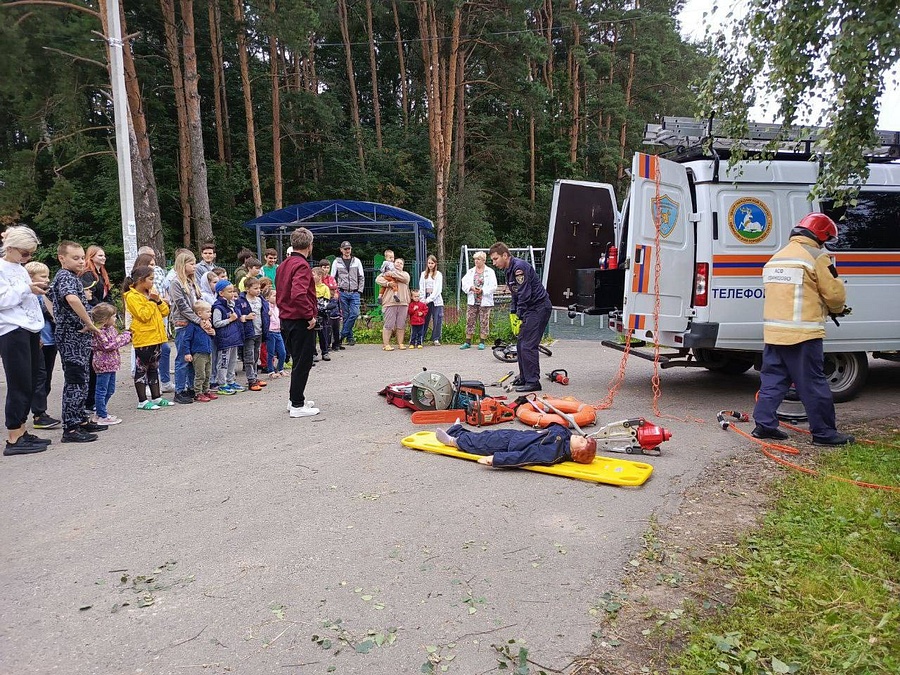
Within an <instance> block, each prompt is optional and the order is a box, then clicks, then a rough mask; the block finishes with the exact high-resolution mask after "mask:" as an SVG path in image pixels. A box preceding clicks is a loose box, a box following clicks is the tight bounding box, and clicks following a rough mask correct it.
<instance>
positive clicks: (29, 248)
mask: <svg viewBox="0 0 900 675" xmlns="http://www.w3.org/2000/svg"><path fill="white" fill-rule="evenodd" d="M39 243H40V241H39V240H38V238H37V235H36V234H35V233H34V231H33V230H32V229H31V228H28V227H24V226H17V227H10V228H9V229H7V230H6V232H4V233H3V245H2V256H0V359H2V361H3V370H4V372H5V373H6V434H7V435H6V447H5V448H4V450H3V454H4V455H25V454H30V453H33V452H43V451H44V450H46V449H47V446H48V445H50V441H49V440H46V439H43V438H38V437H37V436H35V435H33V434H31V433H29V432H28V431H26V429H25V423H26V422H27V421H28V413H29V411H30V410H31V399H32V397H33V396H34V388H35V386H36V384H37V380H38V376H39V375H40V360H41V359H42V358H43V356H42V354H41V337H40V334H41V329H42V328H43V327H44V315H43V313H42V312H41V305H40V298H39V296H41V295H44V294H45V293H46V291H47V282H45V281H32V280H31V277H30V276H29V275H28V272H27V271H26V270H25V267H24V264H25V263H26V262H28V261H29V260H31V256H32V255H34V252H35V251H36V250H37V247H38V244H39Z"/></svg>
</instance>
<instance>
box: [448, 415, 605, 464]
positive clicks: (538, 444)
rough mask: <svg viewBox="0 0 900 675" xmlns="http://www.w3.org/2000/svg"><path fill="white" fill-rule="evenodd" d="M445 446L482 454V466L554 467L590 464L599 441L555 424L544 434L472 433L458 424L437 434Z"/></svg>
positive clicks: (516, 432) (515, 431) (507, 431)
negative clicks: (574, 434)
mask: <svg viewBox="0 0 900 675" xmlns="http://www.w3.org/2000/svg"><path fill="white" fill-rule="evenodd" d="M435 436H437V439H438V440H439V441H440V442H441V443H443V444H444V445H449V446H450V447H453V448H458V449H460V450H462V451H463V452H468V453H469V454H472V455H482V457H481V459H479V460H478V463H479V464H487V465H488V466H496V467H516V466H528V465H530V464H542V465H548V466H549V465H551V464H559V463H560V462H578V463H579V464H590V463H591V462H593V461H594V457H595V456H596V454H597V440H596V439H594V438H586V437H585V436H573V435H572V432H571V431H569V429H567V428H566V427H564V426H562V425H560V424H551V425H550V426H548V427H547V428H546V429H542V430H540V431H519V430H514V429H498V430H497V431H482V432H481V433H478V432H475V431H469V430H468V429H465V428H463V426H462V425H461V424H454V425H453V426H452V427H450V428H449V429H447V431H444V430H443V429H438V430H437V431H436V432H435Z"/></svg>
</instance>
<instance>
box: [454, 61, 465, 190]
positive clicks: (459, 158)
mask: <svg viewBox="0 0 900 675" xmlns="http://www.w3.org/2000/svg"><path fill="white" fill-rule="evenodd" d="M458 60H459V63H458V64H457V66H456V153H455V154H456V190H457V192H462V191H463V190H464V189H465V187H466V86H465V83H464V82H463V75H464V73H465V66H466V55H465V53H464V50H462V49H460V50H459V56H458Z"/></svg>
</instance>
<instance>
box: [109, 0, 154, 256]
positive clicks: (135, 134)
mask: <svg viewBox="0 0 900 675" xmlns="http://www.w3.org/2000/svg"><path fill="white" fill-rule="evenodd" d="M100 15H101V16H102V17H103V24H104V25H103V33H104V35H105V34H106V33H107V28H106V7H105V1H101V3H100ZM119 20H120V22H121V24H122V35H128V26H127V24H126V23H125V11H124V10H123V9H122V6H121V5H119ZM122 57H123V58H122V61H123V63H124V70H125V90H126V93H127V96H128V110H129V112H130V113H131V116H130V124H129V134H131V135H132V138H131V144H132V147H131V150H130V154H131V165H132V171H131V173H132V183H133V191H134V205H135V221H136V222H135V224H136V227H137V240H138V246H152V247H153V250H155V251H156V252H157V254H158V255H159V257H160V260H164V259H165V258H164V254H165V242H164V240H163V230H162V218H161V216H160V212H159V196H158V193H157V190H156V174H155V173H154V171H153V157H152V154H151V151H150V135H149V133H148V131H147V118H146V117H145V115H144V98H143V96H142V95H141V89H140V85H139V84H138V77H137V70H136V68H135V66H134V55H133V54H132V53H131V43H130V41H129V42H128V43H126V44H125V46H124V49H123V50H122ZM135 160H137V161H135Z"/></svg>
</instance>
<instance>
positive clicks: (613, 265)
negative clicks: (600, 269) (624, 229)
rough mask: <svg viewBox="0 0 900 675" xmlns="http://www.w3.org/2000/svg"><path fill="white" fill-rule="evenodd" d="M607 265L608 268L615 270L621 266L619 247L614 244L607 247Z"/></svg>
mask: <svg viewBox="0 0 900 675" xmlns="http://www.w3.org/2000/svg"><path fill="white" fill-rule="evenodd" d="M606 265H607V269H611V270H615V269H618V268H619V249H617V248H616V247H615V246H614V245H613V244H610V245H609V246H608V247H607V248H606Z"/></svg>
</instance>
